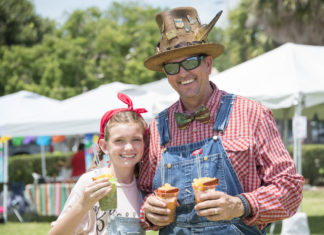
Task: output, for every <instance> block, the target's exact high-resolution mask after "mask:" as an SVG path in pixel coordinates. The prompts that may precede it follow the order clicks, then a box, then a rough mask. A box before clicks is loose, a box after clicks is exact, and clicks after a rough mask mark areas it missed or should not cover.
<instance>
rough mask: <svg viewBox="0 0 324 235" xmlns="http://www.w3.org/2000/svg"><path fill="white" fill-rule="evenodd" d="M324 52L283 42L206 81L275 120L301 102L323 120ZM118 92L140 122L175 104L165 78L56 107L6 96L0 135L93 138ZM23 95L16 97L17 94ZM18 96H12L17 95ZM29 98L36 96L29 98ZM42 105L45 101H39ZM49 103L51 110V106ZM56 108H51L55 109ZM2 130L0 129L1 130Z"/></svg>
mask: <svg viewBox="0 0 324 235" xmlns="http://www.w3.org/2000/svg"><path fill="white" fill-rule="evenodd" d="M322 61H324V47H323V46H307V45H297V44H292V43H287V44H285V45H283V46H281V47H278V48H276V49H274V50H272V51H270V52H268V53H265V54H263V55H261V56H258V57H256V58H254V59H251V60H249V61H247V62H245V63H242V64H240V65H238V66H235V67H233V68H231V69H228V70H226V71H224V72H222V73H219V74H217V73H212V74H211V76H210V79H211V80H212V81H213V82H215V83H216V84H217V86H218V87H219V88H220V89H222V90H225V91H228V92H232V93H234V94H238V95H242V96H246V97H249V98H251V99H254V100H257V101H259V102H261V103H263V104H264V105H266V106H267V107H269V108H271V109H273V111H274V115H275V117H277V118H278V117H283V118H288V117H292V116H293V114H294V106H295V105H297V104H298V100H299V97H300V96H302V97H303V101H304V103H303V105H304V109H303V114H305V112H306V114H308V117H310V118H312V117H313V116H314V114H317V116H318V117H319V118H320V119H323V118H324V79H323V74H324V66H323V65H322ZM118 92H123V93H125V94H127V95H129V96H130V97H131V99H132V100H133V105H134V107H135V108H142V107H144V108H146V109H147V110H148V113H147V114H144V115H143V116H144V118H145V120H146V121H147V122H150V121H151V120H152V118H153V116H154V115H156V114H157V113H158V112H160V111H162V110H163V109H165V108H166V107H168V106H169V105H171V104H172V103H174V102H175V101H176V100H177V99H178V97H179V96H178V94H177V93H176V92H175V91H174V90H173V89H172V88H171V86H170V85H169V83H168V80H167V79H165V78H164V79H161V80H160V81H156V82H152V83H148V84H144V85H141V86H139V85H130V84H124V83H120V82H113V83H110V84H106V85H102V86H100V87H98V88H96V89H93V90H91V91H89V92H85V93H83V94H80V95H78V96H75V97H72V98H70V99H67V100H65V101H62V102H58V101H53V100H51V99H48V98H46V97H45V98H44V99H40V100H42V101H43V102H38V101H37V100H38V99H33V102H31V103H32V104H31V106H27V105H26V104H25V103H23V104H20V103H19V102H18V101H14V100H12V101H11V103H8V104H6V105H3V101H4V100H6V99H7V97H10V96H14V94H12V95H8V96H4V97H1V98H0V108H1V110H5V112H3V113H6V115H7V117H6V118H5V116H2V115H1V117H0V118H1V119H0V135H9V136H11V137H14V136H30V135H32V136H35V135H75V134H85V133H96V132H98V131H99V123H100V118H101V117H102V115H103V114H104V113H105V112H106V111H107V110H110V109H113V108H117V107H124V105H125V104H124V103H122V102H121V101H120V100H118V99H117V93H118ZM24 93H25V94H28V92H25V91H23V92H21V94H24ZM17 94H18V93H17ZM33 96H35V97H41V96H39V95H37V94H34V95H33ZM44 100H45V101H46V100H47V101H48V102H45V101H44ZM52 103H54V104H53V106H52ZM56 105H57V106H56ZM1 127H2V128H1Z"/></svg>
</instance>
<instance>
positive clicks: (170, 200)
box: [154, 187, 179, 223]
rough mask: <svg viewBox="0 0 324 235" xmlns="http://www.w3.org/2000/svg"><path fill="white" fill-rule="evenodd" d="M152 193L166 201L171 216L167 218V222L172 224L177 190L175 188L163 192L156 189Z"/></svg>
mask: <svg viewBox="0 0 324 235" xmlns="http://www.w3.org/2000/svg"><path fill="white" fill-rule="evenodd" d="M154 193H155V195H156V196H158V197H159V198H162V199H164V200H165V201H166V203H167V208H169V209H170V210H171V215H170V216H169V221H168V222H169V223H172V222H173V221H174V220H175V215H176V208H177V200H178V193H179V189H178V188H176V187H175V188H174V189H171V190H168V191H165V190H159V188H158V189H156V190H155V191H154Z"/></svg>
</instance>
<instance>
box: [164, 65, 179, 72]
mask: <svg viewBox="0 0 324 235" xmlns="http://www.w3.org/2000/svg"><path fill="white" fill-rule="evenodd" d="M163 68H164V70H165V72H166V73H167V74H170V75H173V74H177V73H179V68H180V65H179V64H172V63H170V64H165V65H163Z"/></svg>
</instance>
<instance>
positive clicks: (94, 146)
mask: <svg viewBox="0 0 324 235" xmlns="http://www.w3.org/2000/svg"><path fill="white" fill-rule="evenodd" d="M92 149H93V154H94V156H95V158H96V163H97V168H99V165H100V159H99V155H98V152H97V144H93V145H92Z"/></svg>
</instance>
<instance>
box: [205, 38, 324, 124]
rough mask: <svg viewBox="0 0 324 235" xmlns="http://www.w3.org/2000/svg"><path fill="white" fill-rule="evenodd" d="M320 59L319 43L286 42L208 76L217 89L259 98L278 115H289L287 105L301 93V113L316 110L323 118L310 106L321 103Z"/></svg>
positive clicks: (323, 89) (323, 55)
mask: <svg viewBox="0 0 324 235" xmlns="http://www.w3.org/2000/svg"><path fill="white" fill-rule="evenodd" d="M323 61H324V47H323V46H309V45H298V44H293V43H286V44H284V45H282V46H280V47H278V48H276V49H274V50H272V51H269V52H267V53H265V54H263V55H261V56H258V57H256V58H254V59H251V60H249V61H247V62H244V63H242V64H239V65H237V66H235V67H233V68H231V69H228V70H226V71H224V72H222V73H219V74H217V75H215V76H212V77H211V80H212V81H214V82H215V83H216V84H217V86H218V87H219V88H220V89H222V90H226V91H228V92H231V93H234V94H238V95H242V96H246V97H249V98H251V99H254V100H256V101H259V102H260V103H262V104H264V105H265V106H267V107H269V108H271V109H273V110H275V111H274V113H275V114H278V115H283V113H286V114H288V115H289V116H290V117H291V116H292V114H293V111H292V110H290V109H289V108H291V107H294V106H295V105H297V103H298V99H299V96H302V97H303V107H304V108H305V109H304V112H303V114H308V115H309V116H312V115H314V114H315V113H317V114H318V115H319V116H321V117H322V118H324V115H323V111H321V112H320V110H319V109H318V108H316V109H314V108H311V107H313V106H317V107H320V106H318V105H322V104H324V79H323V74H324V66H323ZM277 109H282V110H281V111H277ZM284 109H288V111H287V110H284ZM322 110H323V109H322Z"/></svg>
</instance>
